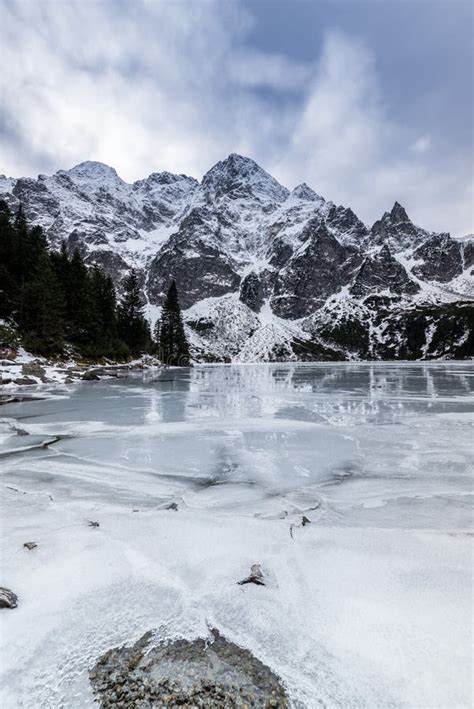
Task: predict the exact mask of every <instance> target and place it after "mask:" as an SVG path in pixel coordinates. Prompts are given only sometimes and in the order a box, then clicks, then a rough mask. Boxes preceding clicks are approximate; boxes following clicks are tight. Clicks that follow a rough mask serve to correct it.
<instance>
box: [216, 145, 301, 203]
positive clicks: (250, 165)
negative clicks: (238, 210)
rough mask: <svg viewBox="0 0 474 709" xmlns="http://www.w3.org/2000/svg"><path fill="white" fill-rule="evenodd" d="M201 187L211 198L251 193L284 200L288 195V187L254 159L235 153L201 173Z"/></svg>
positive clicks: (260, 197)
mask: <svg viewBox="0 0 474 709" xmlns="http://www.w3.org/2000/svg"><path fill="white" fill-rule="evenodd" d="M202 188H203V190H204V192H205V193H206V194H207V195H209V197H211V199H216V198H222V197H228V198H230V199H239V198H242V197H243V198H247V197H249V196H253V197H257V198H258V199H261V200H263V201H274V202H283V201H284V200H285V199H286V198H287V197H288V195H289V190H287V189H286V187H283V185H280V183H279V182H277V180H275V178H274V177H272V176H271V175H270V174H269V173H268V172H266V171H265V170H264V169H263V168H262V167H260V165H258V164H257V163H256V162H255V161H254V160H252V159H251V158H246V157H243V156H242V155H237V154H236V153H231V154H230V155H229V157H227V158H226V159H225V160H222V161H220V162H218V163H216V165H214V167H212V168H211V169H210V170H209V171H208V172H207V173H206V174H205V175H204V177H203V179H202Z"/></svg>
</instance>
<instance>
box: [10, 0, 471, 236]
mask: <svg viewBox="0 0 474 709" xmlns="http://www.w3.org/2000/svg"><path fill="white" fill-rule="evenodd" d="M0 27H1V30H0V56H2V69H1V71H0V99H1V100H0V173H3V174H6V175H10V176H15V177H18V176H25V175H26V176H36V175H38V174H40V173H46V174H51V173H53V172H55V171H56V170H58V169H68V168H70V167H72V166H73V165H75V164H77V163H79V162H81V161H83V160H99V161H101V162H104V163H106V164H108V165H111V166H113V167H115V169H116V170H117V172H118V174H119V175H120V176H121V177H122V178H123V179H125V180H126V181H129V182H130V181H133V180H136V179H140V178H143V177H146V176H147V175H148V174H150V173H151V172H159V171H162V170H169V171H171V172H178V173H186V174H189V175H192V176H194V177H197V178H198V179H200V178H201V177H202V175H203V174H204V173H205V172H206V171H207V170H208V169H209V168H210V167H212V165H213V164H215V163H216V162H217V161H218V160H222V159H224V158H225V157H226V156H227V155H228V154H229V153H231V152H236V153H240V154H242V155H246V156H248V157H251V158H253V159H254V160H256V161H257V162H258V163H259V164H260V165H261V166H262V167H264V168H265V169H266V170H267V171H269V172H270V173H271V174H273V175H274V177H276V178H277V179H278V180H279V181H280V182H282V183H283V184H284V185H285V186H287V187H289V188H290V189H291V188H293V187H295V186H296V185H297V184H299V183H301V182H306V183H308V184H309V185H310V186H311V187H312V188H313V189H315V190H316V191H317V192H318V193H319V194H321V195H323V196H324V197H325V198H326V199H331V200H332V201H334V202H336V203H338V204H344V205H346V206H350V207H352V208H353V210H354V211H355V212H356V213H357V214H358V216H360V217H361V218H362V219H363V220H364V221H365V222H366V223H368V224H371V223H372V222H374V221H375V220H376V219H378V218H379V217H380V216H381V214H382V213H383V212H384V211H386V210H389V209H390V208H391V206H392V204H393V202H394V201H395V200H398V201H399V202H400V203H402V204H403V205H404V206H405V207H406V209H407V211H408V213H409V215H410V216H411V218H412V219H413V221H414V222H415V223H417V224H419V225H421V226H424V227H425V228H427V229H430V230H436V231H449V232H451V233H452V234H455V235H461V234H465V233H471V232H474V214H473V204H474V175H473V159H474V134H473V131H474V128H473V126H474V89H473V71H474V69H473V66H474V40H473V37H474V3H472V2H471V0H77V1H76V0H0Z"/></svg>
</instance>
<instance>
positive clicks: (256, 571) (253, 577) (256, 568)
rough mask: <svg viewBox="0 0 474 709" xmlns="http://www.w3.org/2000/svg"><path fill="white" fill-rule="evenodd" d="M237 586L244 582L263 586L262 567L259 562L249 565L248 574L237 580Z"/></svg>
mask: <svg viewBox="0 0 474 709" xmlns="http://www.w3.org/2000/svg"><path fill="white" fill-rule="evenodd" d="M237 583H238V584H239V586H243V585H244V584H246V583H254V584H255V585H256V586H265V579H264V577H263V573H262V568H261V566H260V564H252V566H251V567H250V574H249V575H248V576H247V577H246V578H245V579H242V581H238V582H237Z"/></svg>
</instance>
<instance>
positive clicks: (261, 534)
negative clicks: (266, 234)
mask: <svg viewBox="0 0 474 709" xmlns="http://www.w3.org/2000/svg"><path fill="white" fill-rule="evenodd" d="M39 393H40V394H43V391H41V392H39ZM48 393H49V394H51V395H52V396H51V398H47V399H43V400H38V401H25V402H22V403H17V404H9V405H6V406H2V407H1V410H0V419H1V423H0V456H1V457H0V465H1V487H0V494H1V526H2V541H1V544H2V546H1V576H0V585H4V586H7V587H8V588H11V589H12V590H14V591H15V592H16V593H17V594H18V596H19V604H18V608H17V609H15V610H12V611H8V610H2V611H0V686H1V687H2V689H1V690H0V699H1V705H2V708H3V709H10V708H11V709H16V708H17V707H26V708H28V709H31V707H35V709H39V708H40V707H68V708H69V707H74V708H75V707H88V706H93V699H92V695H91V692H90V688H89V682H88V678H87V669H88V668H90V667H91V666H92V664H93V663H94V661H95V659H96V658H97V657H98V656H99V655H100V654H101V653H102V652H103V651H105V650H107V649H108V648H109V647H112V646H114V645H117V644H121V643H123V642H130V641H134V640H136V639H137V638H138V637H139V636H140V635H141V634H143V633H144V632H145V631H147V630H149V629H150V628H157V629H159V635H160V636H161V637H164V638H168V637H169V638H174V637H178V636H184V637H186V638H195V637H198V636H204V635H205V634H206V632H207V628H208V626H214V627H216V628H218V629H219V630H220V631H221V632H222V633H223V634H224V635H226V636H227V637H228V638H229V639H230V640H233V641H234V642H237V643H238V644H240V645H242V646H245V647H247V648H249V649H250V650H252V651H253V652H254V653H255V654H256V655H257V657H259V658H260V659H261V660H262V661H263V662H265V663H266V664H268V665H269V666H270V667H271V668H272V669H273V670H274V671H276V672H277V673H278V674H279V675H280V676H281V677H282V679H283V680H284V682H285V684H286V686H287V687H288V689H289V692H290V696H291V698H292V699H293V701H294V703H295V706H303V707H341V708H344V709H346V708H347V707H354V708H357V709H358V708H359V707H367V708H368V709H384V708H385V707H410V708H413V709H415V708H416V709H428V708H429V709H434V708H436V709H438V708H439V709H441V708H442V709H447V708H448V707H449V708H450V709H451V708H452V709H462V708H464V707H466V708H467V707H470V706H471V705H472V702H473V688H472V676H471V662H472V642H473V628H472V591H473V572H472V561H473V556H472V542H473V534H474V530H473V524H472V523H473V515H472V499H473V498H472V495H473V478H472V472H473V470H472V461H473V429H472V426H473V421H474V419H473V414H472V412H473V403H474V364H472V363H444V364H390V363H380V364H374V365H369V364H354V365H352V364H350V365H348V364H339V365H338V364H315V365H310V364H308V365H293V364H281V365H255V366H252V365H248V366H232V365H229V366H208V367H206V366H200V367H196V368H194V369H192V370H167V371H160V372H158V371H157V372H155V374H154V375H151V374H147V375H145V376H144V377H143V378H142V377H141V376H140V377H138V376H137V377H133V378H130V379H128V380H121V381H117V380H111V381H102V382H90V383H89V382H83V383H81V384H78V385H75V386H72V387H70V388H67V389H57V388H56V389H54V390H51V391H50V392H48ZM12 427H17V428H18V427H19V428H20V429H23V430H24V431H25V432H27V433H28V434H29V435H18V433H17V431H16V430H14V429H13V428H12ZM56 437H60V440H58V441H56V442H54V443H52V444H51V445H50V446H49V447H46V448H41V447H39V445H40V444H41V443H43V442H44V441H50V440H54V439H55V438H56ZM171 503H176V504H177V506H178V510H177V511H174V510H172V509H166V508H167V507H168V506H169V505H170V504H171ZM303 515H305V516H306V517H307V518H308V519H309V520H310V521H311V524H307V525H305V526H304V527H302V526H301V520H302V516H303ZM89 520H94V521H98V522H99V523H100V527H99V528H98V529H95V528H91V527H89V526H88V521H89ZM27 541H35V542H37V543H38V547H37V548H36V549H34V550H33V551H31V552H29V551H27V550H26V549H24V548H23V543H24V542H27ZM252 563H259V564H261V565H262V568H263V570H264V572H265V574H266V577H267V579H268V585H267V586H266V587H257V586H252V585H247V586H238V585H237V584H236V582H237V581H238V580H240V579H242V578H243V577H244V576H246V575H247V574H248V571H249V568H250V565H251V564H252Z"/></svg>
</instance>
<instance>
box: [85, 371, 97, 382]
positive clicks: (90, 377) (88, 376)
mask: <svg viewBox="0 0 474 709" xmlns="http://www.w3.org/2000/svg"><path fill="white" fill-rule="evenodd" d="M81 379H82V380H83V381H85V382H96V381H99V379H100V377H99V375H98V374H97V372H96V371H94V370H93V369H89V370H88V371H87V372H84V374H83V375H82V377H81Z"/></svg>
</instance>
